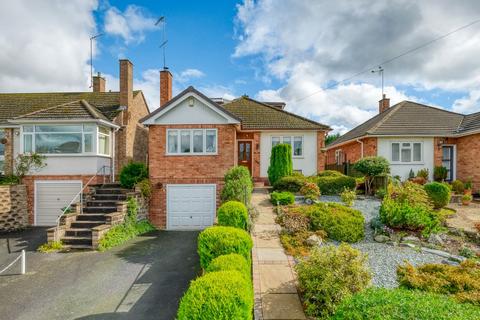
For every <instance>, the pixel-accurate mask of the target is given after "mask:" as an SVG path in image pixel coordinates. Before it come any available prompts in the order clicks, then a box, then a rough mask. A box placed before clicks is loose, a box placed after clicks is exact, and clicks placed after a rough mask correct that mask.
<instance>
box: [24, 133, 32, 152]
mask: <svg viewBox="0 0 480 320" xmlns="http://www.w3.org/2000/svg"><path fill="white" fill-rule="evenodd" d="M32 137H33V135H31V134H26V135H24V136H23V152H27V153H29V152H33V150H32Z"/></svg>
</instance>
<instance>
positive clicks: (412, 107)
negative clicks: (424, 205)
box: [326, 96, 480, 191]
mask: <svg viewBox="0 0 480 320" xmlns="http://www.w3.org/2000/svg"><path fill="white" fill-rule="evenodd" d="M326 149H327V156H326V164H327V166H331V165H335V164H337V165H341V164H344V163H346V162H350V163H354V162H356V161H357V160H359V159H361V158H362V157H367V156H383V157H385V158H386V159H387V160H388V161H389V162H390V169H391V174H392V175H393V176H400V177H401V178H402V179H407V178H408V176H409V172H410V170H413V172H414V173H415V174H416V173H417V172H418V170H420V169H423V168H427V169H428V170H429V171H430V179H433V170H434V167H435V166H444V167H446V168H447V170H448V176H447V180H448V181H452V180H455V179H461V180H463V181H466V180H467V179H472V180H473V183H474V190H475V191H477V190H478V188H480V166H479V164H478V158H477V157H478V156H479V154H480V153H479V150H480V113H474V114H469V115H464V114H459V113H455V112H451V111H447V110H442V109H439V108H434V107H430V106H426V105H423V104H419V103H416V102H412V101H402V102H400V103H398V104H396V105H394V106H392V107H390V100H389V99H387V98H385V96H384V97H383V99H382V100H380V101H379V114H378V115H376V116H375V117H373V118H371V119H370V120H367V121H366V122H364V123H362V124H360V125H359V126H357V127H356V128H354V129H352V130H350V131H349V132H347V133H345V134H344V135H342V136H341V137H339V138H338V139H337V140H335V141H334V142H333V143H331V144H329V145H328V146H327V147H326Z"/></svg>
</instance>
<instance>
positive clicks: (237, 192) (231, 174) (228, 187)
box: [221, 166, 253, 203]
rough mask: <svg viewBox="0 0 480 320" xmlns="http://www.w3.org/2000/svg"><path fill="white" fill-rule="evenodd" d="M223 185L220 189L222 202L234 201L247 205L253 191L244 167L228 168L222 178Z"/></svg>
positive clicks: (250, 178) (249, 177)
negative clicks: (245, 202)
mask: <svg viewBox="0 0 480 320" xmlns="http://www.w3.org/2000/svg"><path fill="white" fill-rule="evenodd" d="M224 181H225V185H224V186H223V189H222V194H221V199H222V201H229V200H235V201H240V202H244V201H247V203H248V202H249V201H250V198H251V196H252V191H253V182H252V177H251V176H250V171H248V169H247V168H246V167H243V166H237V167H232V168H230V169H229V170H228V171H227V173H225V177H224Z"/></svg>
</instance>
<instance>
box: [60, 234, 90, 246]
mask: <svg viewBox="0 0 480 320" xmlns="http://www.w3.org/2000/svg"><path fill="white" fill-rule="evenodd" d="M60 240H61V241H62V243H63V244H66V245H87V246H92V237H72V236H65V237H62V238H61V239H60Z"/></svg>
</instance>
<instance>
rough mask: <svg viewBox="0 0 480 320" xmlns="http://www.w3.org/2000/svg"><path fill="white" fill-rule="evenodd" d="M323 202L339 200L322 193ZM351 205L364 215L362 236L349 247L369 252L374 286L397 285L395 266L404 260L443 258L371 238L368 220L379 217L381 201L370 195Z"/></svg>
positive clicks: (415, 262) (416, 262) (431, 261)
mask: <svg viewBox="0 0 480 320" xmlns="http://www.w3.org/2000/svg"><path fill="white" fill-rule="evenodd" d="M320 201H323V202H341V201H340V197H337V196H321V198H320ZM353 208H355V209H358V210H360V211H361V212H362V213H363V215H364V217H365V239H364V240H363V241H361V242H358V243H355V244H352V247H354V248H357V249H359V250H360V251H362V252H364V253H367V254H368V262H369V265H370V269H371V270H372V273H373V279H372V282H373V285H374V286H377V287H385V288H394V287H397V286H398V282H397V273H396V270H397V266H399V265H401V264H403V263H404V262H405V261H408V262H410V263H411V264H412V265H420V264H425V263H441V262H442V260H444V258H442V257H440V256H437V255H434V254H431V253H423V252H418V251H416V250H414V249H411V248H406V247H395V246H391V245H388V244H384V243H378V242H375V241H374V240H373V236H374V234H373V229H372V228H370V221H371V220H372V219H373V218H374V217H377V216H378V211H379V209H380V201H379V200H376V199H372V198H367V199H365V200H358V199H357V200H356V201H355V205H354V206H353Z"/></svg>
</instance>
